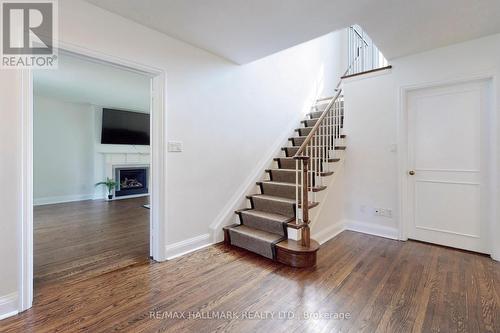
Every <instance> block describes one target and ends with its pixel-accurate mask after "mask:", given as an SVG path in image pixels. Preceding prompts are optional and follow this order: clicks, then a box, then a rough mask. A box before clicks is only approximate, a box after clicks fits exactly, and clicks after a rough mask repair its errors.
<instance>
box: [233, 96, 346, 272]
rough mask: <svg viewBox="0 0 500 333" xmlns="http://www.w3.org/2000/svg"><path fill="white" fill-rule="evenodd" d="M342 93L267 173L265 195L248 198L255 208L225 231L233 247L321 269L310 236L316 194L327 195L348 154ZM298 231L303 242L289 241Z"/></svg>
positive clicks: (322, 104) (304, 126) (321, 105)
mask: <svg viewBox="0 0 500 333" xmlns="http://www.w3.org/2000/svg"><path fill="white" fill-rule="evenodd" d="M337 91H338V93H337V95H336V96H334V97H330V98H326V99H321V100H318V101H317V102H316V105H314V106H313V108H312V112H311V113H309V114H308V116H307V119H304V120H303V121H302V122H301V124H300V126H299V128H297V129H296V131H295V132H296V135H295V136H294V137H291V138H289V144H288V146H286V147H283V148H282V156H279V157H276V158H275V159H274V161H273V164H274V167H273V168H271V169H268V170H266V174H267V177H266V178H267V180H264V181H260V182H257V185H258V187H259V188H260V194H253V195H249V196H247V199H248V200H249V204H250V208H245V209H241V210H238V211H236V214H237V215H238V217H239V222H240V223H239V224H233V225H230V226H227V227H224V240H225V242H226V243H227V244H230V245H232V246H237V247H240V248H243V249H246V250H248V251H251V252H254V253H257V254H259V255H261V256H263V257H266V258H269V259H271V260H275V261H278V262H281V263H284V264H287V265H290V266H294V267H307V266H312V265H314V264H315V262H316V252H317V250H318V249H319V244H318V243H317V242H316V241H314V240H312V239H310V236H309V233H310V231H309V222H310V221H309V218H308V216H309V210H310V209H313V208H315V207H317V206H318V204H319V203H318V202H317V201H316V193H318V192H321V191H324V190H326V189H327V186H326V185H325V184H327V183H328V182H327V181H326V178H327V177H329V176H332V175H333V173H334V172H333V164H334V163H337V162H339V161H340V157H339V156H340V154H339V153H338V152H339V151H343V150H345V149H346V146H345V145H344V139H345V135H344V134H343V133H342V130H343V117H344V102H343V98H342V96H341V90H340V89H337ZM302 189H307V190H302ZM302 202H307V203H308V204H307V205H304V207H303V205H302ZM294 230H297V231H300V233H301V239H300V240H294V239H292V237H289V233H290V232H292V233H293V231H294ZM289 231H290V232H289ZM296 233H297V232H296Z"/></svg>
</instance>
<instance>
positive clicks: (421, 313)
mask: <svg viewBox="0 0 500 333" xmlns="http://www.w3.org/2000/svg"><path fill="white" fill-rule="evenodd" d="M499 295H500V264H499V263H498V262H494V261H493V260H491V259H489V258H488V257H486V256H482V255H478V254H473V253H468V252H463V251H457V250H453V249H449V248H444V247H439V246H434V245H429V244H423V243H418V242H412V241H409V242H398V241H393V240H389V239H384V238H379V237H375V236H369V235H364V234H359V233H355V232H350V231H345V232H343V233H341V234H340V235H338V236H337V237H336V238H334V239H332V240H331V241H329V242H328V243H326V244H324V245H323V246H322V247H321V249H320V250H319V252H318V264H317V266H316V267H314V268H307V269H294V268H290V267H287V266H284V265H281V264H278V263H275V262H272V261H270V260H267V259H264V258H262V257H259V256H257V255H253V254H251V253H248V252H245V251H242V250H238V249H234V248H230V247H227V246H226V245H223V244H218V245H216V246H211V247H209V248H207V249H203V250H200V251H197V252H195V253H191V254H189V255H186V256H183V257H181V258H178V259H175V260H172V261H168V262H164V263H153V262H150V263H144V262H142V263H137V264H134V265H132V266H129V267H124V268H121V269H119V270H115V271H112V272H108V273H106V274H102V275H99V276H96V277H93V278H89V279H86V280H81V281H78V280H75V279H74V278H72V277H69V278H66V279H62V280H60V281H52V282H50V283H46V284H44V285H43V286H42V287H40V288H38V289H37V291H36V297H35V304H34V306H33V308H32V309H30V310H28V311H26V312H24V313H22V314H20V315H18V316H15V317H12V318H9V319H6V320H5V321H1V322H0V331H1V332H77V331H85V332H112V331H120V332H156V331H163V332H166V331H168V332H212V331H226V332H229V331H230V332H334V331H335V332H337V331H341V332H346V331H350V332H360V331H363V332H377V331H378V332H411V331H413V332H500V318H499V316H500V315H499V312H500V296H499ZM198 311H200V312H201V313H200V312H198ZM304 314H309V315H311V316H315V318H314V319H308V320H306V319H304ZM292 315H293V316H294V317H293V318H292ZM190 316H191V317H190ZM217 316H219V318H216V317H217ZM272 316H274V317H272ZM342 316H343V319H342ZM183 317H184V318H183ZM207 317H211V318H212V320H208V319H207ZM266 317H267V319H263V318H266ZM283 317H288V318H283ZM339 317H341V318H339ZM258 318H260V319H258Z"/></svg>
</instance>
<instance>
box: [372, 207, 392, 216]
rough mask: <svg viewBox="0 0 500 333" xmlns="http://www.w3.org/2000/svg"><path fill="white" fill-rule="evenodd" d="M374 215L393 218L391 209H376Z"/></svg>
mask: <svg viewBox="0 0 500 333" xmlns="http://www.w3.org/2000/svg"><path fill="white" fill-rule="evenodd" d="M373 215H375V216H383V217H388V218H392V209H389V208H375V209H374V210H373Z"/></svg>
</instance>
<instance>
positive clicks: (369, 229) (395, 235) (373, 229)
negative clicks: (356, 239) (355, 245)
mask: <svg viewBox="0 0 500 333" xmlns="http://www.w3.org/2000/svg"><path fill="white" fill-rule="evenodd" d="M344 225H345V229H346V230H351V231H357V232H361V233H363V234H369V235H374V236H379V237H384V238H390V239H396V240H398V239H399V231H398V229H397V228H391V227H385V226H382V225H378V224H375V223H369V222H361V221H354V220H345V222H344Z"/></svg>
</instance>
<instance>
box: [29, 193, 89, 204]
mask: <svg viewBox="0 0 500 333" xmlns="http://www.w3.org/2000/svg"><path fill="white" fill-rule="evenodd" d="M94 198H95V197H94V195H93V194H77V195H64V196H56V197H45V198H35V199H34V200H33V205H34V206H43V205H53V204H58V203H65V202H74V201H83V200H94Z"/></svg>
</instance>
